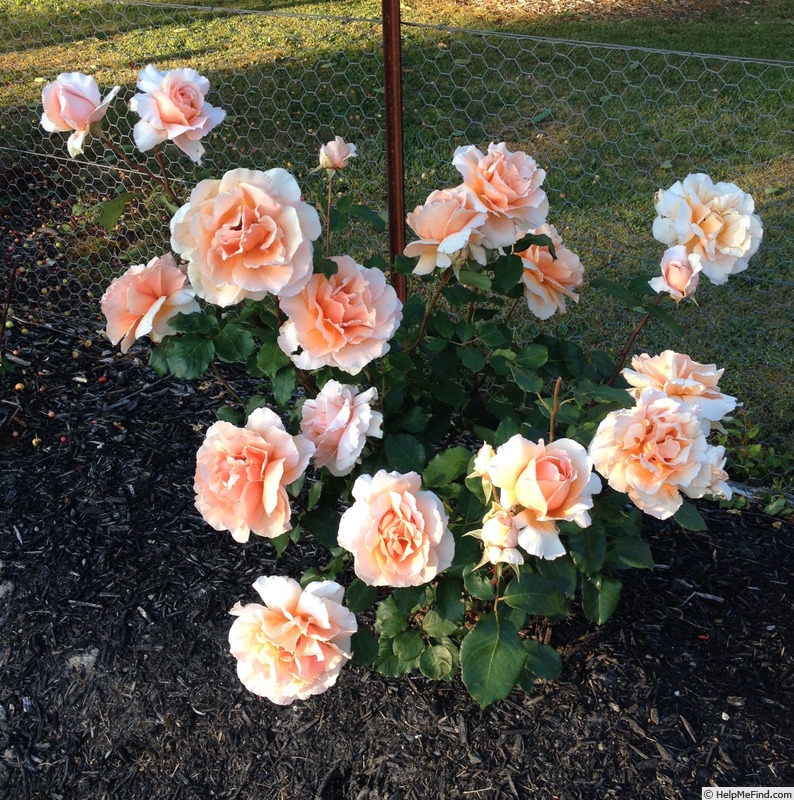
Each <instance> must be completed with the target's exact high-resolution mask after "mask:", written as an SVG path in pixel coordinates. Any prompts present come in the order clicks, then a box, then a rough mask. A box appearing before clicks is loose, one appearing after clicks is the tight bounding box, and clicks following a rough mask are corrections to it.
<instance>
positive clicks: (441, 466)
mask: <svg viewBox="0 0 794 800" xmlns="http://www.w3.org/2000/svg"><path fill="white" fill-rule="evenodd" d="M470 459H471V453H470V452H469V450H467V449H466V448H465V447H451V448H450V449H449V450H444V451H443V452H441V453H439V454H438V455H437V456H434V457H433V458H432V459H431V460H430V463H429V464H428V465H427V468H426V469H425V471H424V474H423V475H422V480H423V482H424V484H425V486H446V485H447V484H449V483H452V481H454V480H455V478H457V477H459V476H460V475H463V474H464V473H465V472H466V469H467V468H468V466H469V461H470Z"/></svg>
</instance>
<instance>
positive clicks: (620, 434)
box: [590, 389, 709, 519]
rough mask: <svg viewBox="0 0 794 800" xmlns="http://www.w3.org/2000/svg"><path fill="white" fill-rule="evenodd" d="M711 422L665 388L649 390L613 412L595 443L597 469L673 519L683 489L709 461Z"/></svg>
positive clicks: (641, 504) (644, 505)
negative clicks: (707, 439)
mask: <svg viewBox="0 0 794 800" xmlns="http://www.w3.org/2000/svg"><path fill="white" fill-rule="evenodd" d="M708 430H709V423H708V420H701V419H700V418H699V417H698V415H697V414H696V413H695V411H694V410H693V409H691V408H688V407H687V406H685V405H683V404H682V403H680V402H678V401H677V400H675V399H673V398H671V397H668V396H667V395H666V394H664V393H663V392H659V391H655V390H653V389H646V390H645V391H644V392H643V393H642V394H641V395H640V397H639V398H638V400H637V405H636V406H635V407H634V408H630V409H624V410H621V411H612V412H611V413H609V414H608V415H607V416H606V418H605V419H604V420H602V422H601V424H600V425H599V426H598V430H597V431H596V434H595V437H594V438H593V441H592V442H591V443H590V455H591V457H592V459H593V463H594V464H595V468H596V469H597V470H598V471H599V472H600V473H601V474H602V475H603V476H604V477H605V478H606V479H607V481H608V482H609V485H610V486H611V487H612V488H613V489H614V490H615V491H617V492H625V493H626V494H628V496H629V497H630V498H631V500H632V502H633V503H634V504H635V505H636V506H637V507H638V508H640V509H642V510H643V511H644V512H645V513H646V514H650V515H651V516H652V517H656V518H657V519H667V518H668V517H672V516H673V514H675V512H676V511H678V509H679V508H680V507H681V503H682V502H683V498H682V497H681V491H686V490H687V487H689V486H690V485H692V486H693V487H694V486H696V485H697V483H698V481H699V479H700V476H701V470H702V469H703V466H704V464H706V463H707V461H708V460H709V445H708V444H707V442H706V435H707V434H708Z"/></svg>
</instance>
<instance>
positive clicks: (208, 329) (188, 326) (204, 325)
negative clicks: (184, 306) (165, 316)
mask: <svg viewBox="0 0 794 800" xmlns="http://www.w3.org/2000/svg"><path fill="white" fill-rule="evenodd" d="M168 324H169V325H170V326H171V327H172V328H173V329H174V330H175V331H179V332H180V333H200V334H202V336H213V335H214V334H215V333H216V332H217V330H218V320H217V318H216V317H214V316H212V315H211V314H205V313H204V312H203V311H194V312H193V313H192V314H181V313H180V314H176V315H175V316H173V317H171V318H170V319H169V320H168Z"/></svg>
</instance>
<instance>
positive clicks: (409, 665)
mask: <svg viewBox="0 0 794 800" xmlns="http://www.w3.org/2000/svg"><path fill="white" fill-rule="evenodd" d="M393 644H394V640H393V639H390V638H384V637H381V640H380V643H379V645H378V657H377V658H376V660H375V669H376V670H377V671H378V672H379V673H380V674H381V675H386V676H387V677H389V678H396V677H398V676H399V675H405V674H406V673H408V672H410V671H411V670H412V669H414V667H418V666H419V659H418V658H416V659H413V660H412V661H401V660H400V658H399V657H398V656H397V655H396V654H395V652H394V650H393Z"/></svg>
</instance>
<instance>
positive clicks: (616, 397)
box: [587, 386, 636, 408]
mask: <svg viewBox="0 0 794 800" xmlns="http://www.w3.org/2000/svg"><path fill="white" fill-rule="evenodd" d="M587 394H588V395H589V396H590V397H592V398H593V400H595V401H596V402H597V403H620V405H621V406H622V407H623V408H632V407H633V406H634V405H635V404H636V401H635V400H634V398H633V397H632V396H631V395H630V394H629V393H628V392H627V391H626V390H625V389H616V388H615V387H614V386H596V387H595V388H594V389H592V390H590V391H588V392H587Z"/></svg>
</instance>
